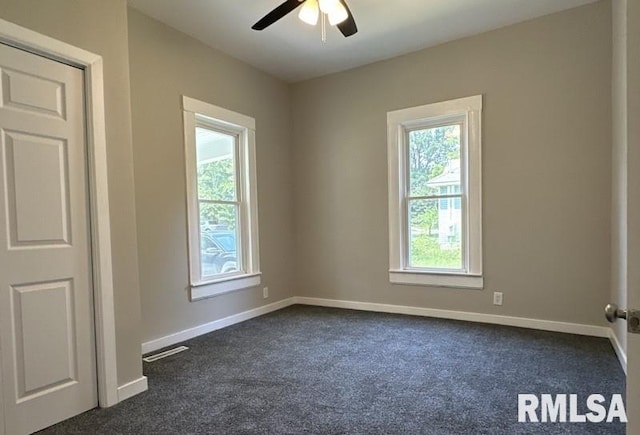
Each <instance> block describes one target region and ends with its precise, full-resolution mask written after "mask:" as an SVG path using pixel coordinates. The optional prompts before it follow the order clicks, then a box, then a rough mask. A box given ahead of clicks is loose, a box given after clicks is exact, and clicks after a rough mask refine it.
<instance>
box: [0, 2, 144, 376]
mask: <svg viewBox="0 0 640 435" xmlns="http://www.w3.org/2000/svg"><path fill="white" fill-rule="evenodd" d="M0 17H2V18H3V19H5V20H7V21H11V22H14V23H16V24H19V25H21V26H23V27H26V28H29V29H32V30H35V31H36V32H39V33H42V34H45V35H48V36H51V37H53V38H56V39H58V40H61V41H64V42H67V43H69V44H72V45H74V46H76V47H80V48H83V49H85V50H88V51H91V52H93V53H96V54H99V55H101V56H102V58H103V60H104V85H105V106H106V107H105V109H106V114H105V117H106V133H107V158H108V171H109V172H108V175H109V200H110V203H111V204H110V205H111V234H112V250H113V278H114V297H115V309H116V310H115V314H116V340H117V355H118V383H119V384H120V385H122V384H125V383H127V382H129V381H131V380H134V379H137V378H139V377H140V376H141V374H142V363H141V361H140V296H139V286H138V264H137V263H138V261H137V256H136V252H137V248H136V229H135V209H134V188H133V159H132V155H131V117H130V95H129V57H128V44H127V8H126V1H125V0H110V1H103V0H83V1H76V2H71V1H68V0H47V1H42V0H2V2H0Z"/></svg>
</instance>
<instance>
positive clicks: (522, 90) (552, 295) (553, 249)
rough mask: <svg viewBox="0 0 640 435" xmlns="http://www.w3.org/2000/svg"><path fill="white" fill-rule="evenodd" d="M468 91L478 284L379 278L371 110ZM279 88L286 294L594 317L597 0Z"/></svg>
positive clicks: (601, 33)
mask: <svg viewBox="0 0 640 435" xmlns="http://www.w3.org/2000/svg"><path fill="white" fill-rule="evenodd" d="M475 94H484V96H485V107H484V120H483V122H484V124H483V128H484V134H483V171H484V173H483V182H484V193H483V201H484V202H483V208H484V210H483V211H484V212H483V215H484V229H483V235H484V271H485V289H484V290H483V291H473V290H460V289H442V288H428V287H415V286H399V285H390V284H389V282H388V274H387V269H388V252H389V246H388V229H387V220H388V216H387V215H388V212H387V159H386V112H387V111H389V110H394V109H400V108H405V107H410V106H415V105H420V104H426V103H430V102H436V101H442V100H447V99H452V98H457V97H464V96H469V95H475ZM292 98H293V113H294V118H293V125H294V130H293V131H294V133H293V141H294V143H293V144H294V157H293V158H294V161H293V163H294V168H295V173H294V186H295V187H294V192H295V196H294V218H295V222H296V245H295V252H296V259H297V263H296V270H297V277H296V279H297V286H296V288H297V290H298V293H299V294H302V295H305V296H313V297H322V298H335V299H344V300H355V301H367V302H379V303H390V304H400V305H411V306H418V307H431V308H441V309H449V310H462V311H473V312H481V313H489V314H503V315H510V316H521V317H531V318H538V319H551V320H558V321H566V322H576V323H586V324H598V325H600V324H602V317H603V316H602V306H603V304H604V303H605V302H606V300H607V298H608V289H609V287H610V273H609V271H610V266H609V263H610V260H609V252H610V203H611V146H610V143H611V12H610V4H609V2H598V3H595V4H592V5H589V6H584V7H581V8H578V9H574V10H570V11H566V12H562V13H559V14H554V15H550V16H546V17H542V18H539V19H536V20H533V21H529V22H525V23H521V24H517V25H514V26H511V27H507V28H503V29H500V30H496V31H492V32H489V33H485V34H482V35H479V36H474V37H470V38H466V39H462V40H459V41H455V42H451V43H447V44H444V45H440V46H437V47H434V48H430V49H426V50H423V51H420V52H416V53H412V54H409V55H406V56H402V57H399V58H395V59H392V60H389V61H384V62H379V63H376V64H373V65H369V66H365V67H361V68H357V69H355V70H351V71H348V72H344V73H339V74H335V75H331V76H327V77H323V78H319V79H316V80H311V81H307V82H303V83H299V84H296V85H294V86H293V95H292ZM494 291H500V292H503V293H504V306H503V307H495V306H493V305H492V292H494Z"/></svg>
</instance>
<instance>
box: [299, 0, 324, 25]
mask: <svg viewBox="0 0 640 435" xmlns="http://www.w3.org/2000/svg"><path fill="white" fill-rule="evenodd" d="M319 15H320V11H319V10H318V2H317V0H306V1H305V2H304V4H303V5H302V9H300V13H299V14H298V18H300V19H301V20H302V21H304V22H305V23H307V24H311V25H312V26H315V25H316V24H318V16H319Z"/></svg>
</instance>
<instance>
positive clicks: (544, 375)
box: [43, 305, 625, 435]
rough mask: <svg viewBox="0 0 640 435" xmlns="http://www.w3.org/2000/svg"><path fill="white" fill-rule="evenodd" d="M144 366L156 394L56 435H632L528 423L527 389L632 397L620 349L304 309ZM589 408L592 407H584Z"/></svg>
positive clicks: (596, 427) (62, 427)
mask: <svg viewBox="0 0 640 435" xmlns="http://www.w3.org/2000/svg"><path fill="white" fill-rule="evenodd" d="M184 344H185V345H187V346H189V347H190V350H189V351H186V352H183V353H180V354H177V355H174V356H171V357H168V358H166V359H163V360H160V361H157V362H154V363H149V364H147V363H145V365H144V372H145V374H146V376H148V377H149V391H148V392H146V393H143V394H141V395H139V396H136V397H133V398H131V399H129V400H127V401H125V402H123V403H121V404H119V405H117V406H115V407H113V408H109V409H95V410H92V411H89V412H87V413H85V414H82V415H80V416H78V417H76V418H73V419H71V420H68V421H65V422H63V423H61V424H59V425H56V426H53V427H51V428H49V429H47V430H45V431H43V433H46V434H300V433H310V434H456V435H462V434H492V435H496V434H536V433H558V434H559V433H562V434H609V433H611V434H624V431H625V427H624V425H623V424H620V423H608V424H607V423H603V424H593V423H573V424H570V423H553V424H549V423H546V424H542V423H537V424H536V423H518V422H517V395H518V393H534V394H540V393H551V394H555V393H567V394H569V393H575V394H578V395H579V397H580V398H581V400H580V403H582V404H584V402H585V400H586V396H587V395H588V394H591V393H600V394H603V395H604V396H605V397H607V398H608V399H609V398H610V397H611V394H612V393H624V390H625V385H624V382H625V377H624V373H623V372H622V370H621V368H620V365H619V363H618V361H617V360H616V356H615V354H614V352H613V349H612V348H611V345H610V344H609V342H608V340H606V339H601V338H592V337H582V336H577V335H568V334H558V333H550V332H542V331H533V330H527V329H519V328H511V327H504V326H494V325H485V324H475V323H466V322H457V321H449V320H438V319H430V318H421V317H411V316H402V315H391V314H380V313H367V312H359V311H351V310H339V309H330V308H318V307H308V306H301V305H297V306H292V307H289V308H286V309H283V310H280V311H277V312H274V313H271V314H268V315H265V316H262V317H259V318H256V319H253V320H249V321H247V322H244V323H241V324H238V325H235V326H232V327H229V328H226V329H223V330H220V331H216V332H213V333H210V334H208V335H205V336H202V337H198V338H196V339H193V340H190V341H188V342H186V343H184ZM581 410H582V412H583V413H584V412H586V410H585V409H583V408H581Z"/></svg>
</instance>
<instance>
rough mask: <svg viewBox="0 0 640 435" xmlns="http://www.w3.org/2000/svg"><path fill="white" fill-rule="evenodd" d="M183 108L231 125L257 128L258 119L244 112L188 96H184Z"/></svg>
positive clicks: (250, 128) (251, 128)
mask: <svg viewBox="0 0 640 435" xmlns="http://www.w3.org/2000/svg"><path fill="white" fill-rule="evenodd" d="M182 109H183V110H185V111H186V112H194V113H199V114H201V115H205V116H208V117H210V118H213V119H215V120H217V121H224V122H227V123H229V124H230V125H234V126H238V125H241V126H243V127H245V128H248V129H249V130H255V129H256V120H255V119H253V118H252V117H250V116H247V115H243V114H242V113H237V112H233V111H231V110H228V109H225V108H223V107H218V106H214V105H213V104H209V103H205V102H204V101H199V100H196V99H195V98H190V97H187V96H184V95H183V96H182Z"/></svg>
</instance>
